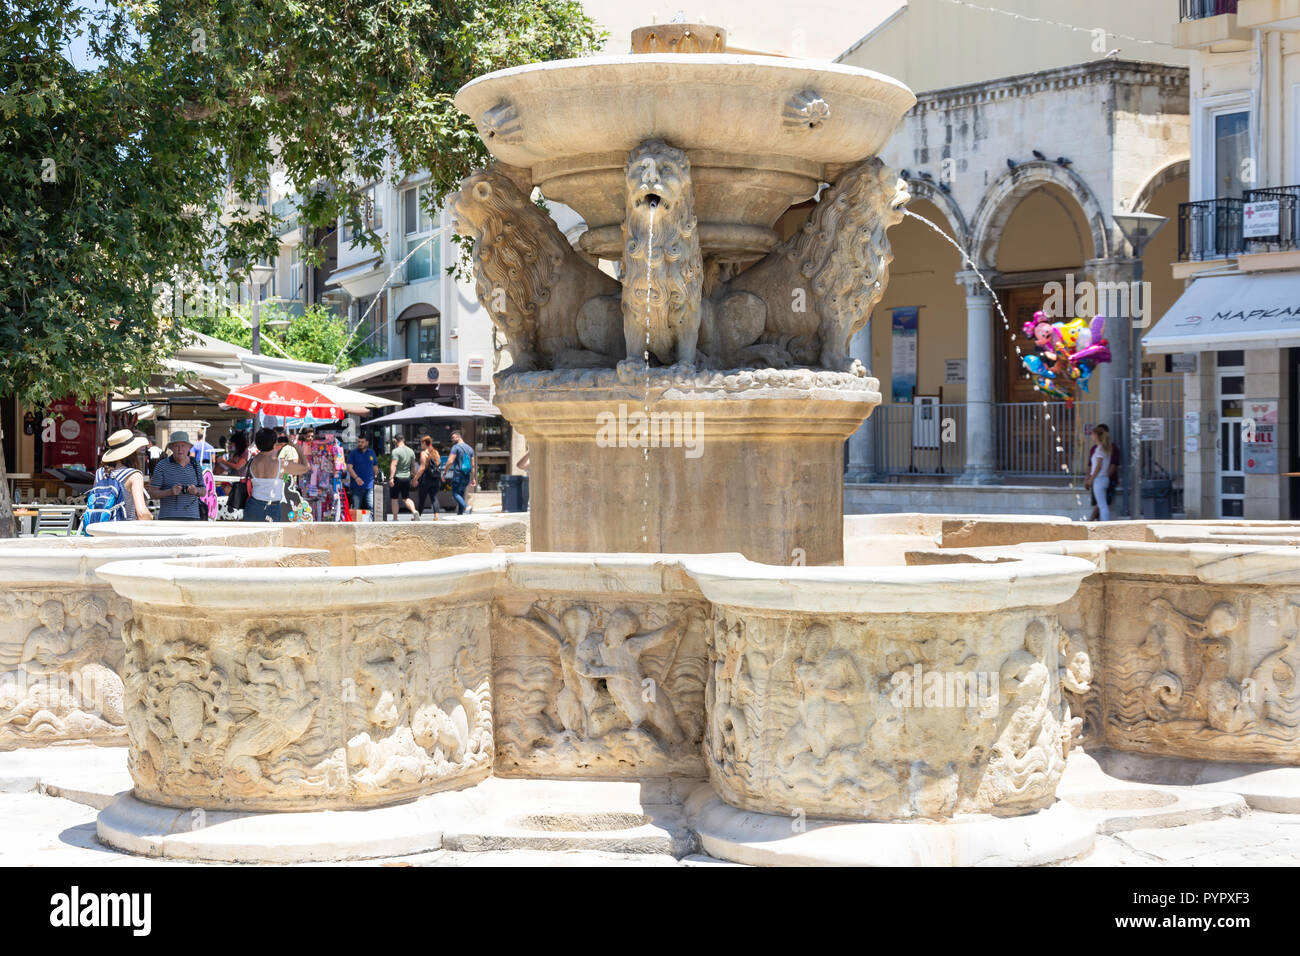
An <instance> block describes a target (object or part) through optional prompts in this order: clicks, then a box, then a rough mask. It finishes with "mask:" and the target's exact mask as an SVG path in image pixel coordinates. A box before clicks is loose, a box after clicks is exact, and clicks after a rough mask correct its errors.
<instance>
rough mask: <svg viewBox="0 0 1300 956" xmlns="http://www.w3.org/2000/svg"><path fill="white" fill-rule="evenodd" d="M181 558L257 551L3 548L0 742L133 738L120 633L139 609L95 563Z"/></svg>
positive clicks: (156, 543)
mask: <svg viewBox="0 0 1300 956" xmlns="http://www.w3.org/2000/svg"><path fill="white" fill-rule="evenodd" d="M182 556H196V557H197V556H207V558H208V559H209V560H213V561H219V560H223V559H233V560H242V559H245V558H247V557H248V556H250V552H246V551H245V552H239V551H235V550H233V549H225V548H217V547H206V548H203V547H181V548H178V547H176V546H175V543H174V539H170V538H156V539H149V538H138V537H133V538H119V539H113V540H86V539H57V538H45V539H27V540H21V541H8V542H5V543H4V544H3V546H0V588H2V590H0V609H2V610H3V614H0V750H12V749H15V748H18V747H39V746H45V745H48V744H60V743H82V742H87V741H91V742H94V743H98V744H124V743H126V727H125V722H124V712H123V685H122V678H123V676H124V674H125V671H124V668H123V656H124V646H123V642H122V635H123V632H124V630H125V629H126V628H127V627H129V625H130V622H131V618H132V613H133V612H132V607H131V603H130V602H129V601H128V600H125V599H123V598H122V597H120V596H118V595H117V594H115V593H114V591H113V589H112V588H111V587H110V586H109V585H108V584H107V583H106V582H105V581H103V580H102V579H100V578H99V577H97V576H96V574H95V570H96V568H98V567H101V566H102V565H104V564H106V563H109V562H113V561H121V560H125V559H131V558H143V557H158V558H166V557H182ZM253 560H255V561H258V562H260V563H263V564H275V563H299V564H307V563H312V562H317V563H323V561H324V555H323V554H320V553H319V552H316V553H312V552H306V551H304V552H300V553H296V554H293V555H290V554H288V553H286V552H283V551H280V550H275V549H271V550H265V551H259V552H258V553H257V554H256V556H255V557H253Z"/></svg>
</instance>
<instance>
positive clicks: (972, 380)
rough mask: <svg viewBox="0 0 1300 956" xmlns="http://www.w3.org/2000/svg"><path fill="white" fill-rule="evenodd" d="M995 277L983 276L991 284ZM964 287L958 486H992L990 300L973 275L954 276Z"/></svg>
mask: <svg viewBox="0 0 1300 956" xmlns="http://www.w3.org/2000/svg"><path fill="white" fill-rule="evenodd" d="M994 275H995V273H993V272H985V273H984V278H985V279H986V280H987V281H990V282H991V281H992V279H993V277H994ZM957 284H958V285H961V286H965V287H966V470H965V471H963V472H962V474H961V475H959V476H958V477H957V484H959V485H989V484H996V483H997V482H998V481H1000V480H1001V479H1000V478H999V476H998V475H997V474H996V473H995V472H994V462H995V446H994V437H993V376H994V369H993V362H994V358H993V296H992V295H991V294H990V293H989V290H988V289H986V288H985V287H984V283H982V282H980V280H979V276H978V275H977V274H976V273H974V272H970V271H967V272H958V273H957Z"/></svg>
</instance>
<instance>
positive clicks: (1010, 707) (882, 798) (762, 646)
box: [686, 558, 1087, 821]
mask: <svg viewBox="0 0 1300 956" xmlns="http://www.w3.org/2000/svg"><path fill="white" fill-rule="evenodd" d="M686 568H687V571H688V573H690V574H691V575H692V577H694V578H695V579H696V580H697V581H698V582H699V584H700V586H701V589H702V590H703V592H704V595H705V596H706V597H707V598H708V599H709V601H710V604H711V606H712V610H713V645H712V652H711V655H710V661H711V663H712V674H711V679H710V682H709V691H710V697H709V702H708V721H709V722H708V730H707V736H706V738H705V742H704V752H705V761H706V763H707V764H708V768H709V779H710V782H711V783H712V784H713V787H714V789H715V790H716V791H717V793H718V795H719V796H721V797H722V799H723V800H725V801H726V802H727V803H729V804H731V805H732V806H735V807H739V808H740V809H742V810H750V811H756V812H760V813H778V814H785V815H790V814H795V815H799V816H801V817H820V818H829V819H849V820H877V821H885V820H907V819H913V818H930V819H950V818H952V817H954V816H957V815H959V814H970V813H989V814H996V815H1007V816H1010V815H1016V814H1022V813H1027V812H1031V811H1034V810H1039V809H1043V808H1046V807H1048V806H1050V805H1051V804H1052V802H1053V801H1054V800H1055V794H1056V785H1057V783H1058V782H1059V780H1060V777H1061V774H1062V773H1064V771H1065V760H1066V755H1067V754H1068V752H1069V747H1070V738H1071V736H1072V728H1071V726H1070V721H1069V713H1068V712H1067V710H1066V706H1067V702H1066V700H1065V698H1064V696H1063V694H1062V690H1061V687H1062V674H1063V673H1064V672H1065V671H1066V669H1067V668H1068V667H1069V666H1070V663H1071V662H1070V661H1068V660H1067V659H1065V658H1064V657H1063V655H1062V653H1061V651H1062V650H1063V649H1064V646H1063V643H1062V635H1061V632H1060V624H1059V616H1058V615H1059V610H1058V608H1059V607H1060V606H1061V605H1063V604H1064V603H1065V602H1067V601H1069V600H1070V599H1071V598H1072V597H1073V596H1074V594H1075V592H1076V591H1077V590H1078V587H1079V584H1080V582H1081V581H1082V580H1083V577H1085V576H1086V575H1087V563H1086V562H1080V561H1079V560H1078V559H1067V560H1060V559H1059V558H1058V559H1056V560H1040V561H1034V562H1032V563H1029V562H1025V563H1018V562H1012V563H1011V564H989V565H985V566H981V567H973V568H972V567H970V566H967V565H948V566H944V565H939V564H936V565H931V566H928V567H925V568H907V569H893V568H816V569H813V568H809V569H806V570H803V569H784V568H771V567H753V566H751V567H750V568H747V569H744V570H741V569H729V572H728V573H726V574H718V573H716V572H715V571H713V570H711V569H708V568H704V567H697V566H696V565H695V564H694V563H693V562H691V561H689V560H688V561H687V562H686ZM796 571H798V572H799V573H796ZM747 572H748V573H747ZM864 575H865V579H864Z"/></svg>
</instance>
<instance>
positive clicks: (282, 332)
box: [262, 304, 373, 371]
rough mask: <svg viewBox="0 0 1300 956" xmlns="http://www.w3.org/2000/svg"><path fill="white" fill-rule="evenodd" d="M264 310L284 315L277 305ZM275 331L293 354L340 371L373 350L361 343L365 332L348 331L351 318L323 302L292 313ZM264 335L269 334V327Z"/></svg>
mask: <svg viewBox="0 0 1300 956" xmlns="http://www.w3.org/2000/svg"><path fill="white" fill-rule="evenodd" d="M262 314H263V316H268V317H270V318H272V319H275V318H281V317H282V316H281V315H280V314H279V312H278V310H277V309H276V307H275V306H271V307H270V308H268V309H266V310H264V311H263V313H262ZM283 317H287V316H283ZM271 335H272V337H273V339H274V341H275V342H276V343H277V344H278V345H279V346H280V347H281V348H283V349H284V351H285V352H286V353H287V354H288V356H289V358H293V359H297V360H298V361H300V362H319V363H321V364H322V365H333V366H335V367H336V368H338V369H339V370H340V371H341V370H343V369H348V368H351V367H352V366H354V365H357V364H359V363H360V362H361V360H362V359H364V358H368V357H369V356H370V355H371V354H372V352H373V349H372V348H371V347H370V346H368V345H363V344H361V339H362V336H361V335H355V336H353V335H349V334H348V324H347V320H345V319H344V318H342V317H341V316H339V315H338V314H337V313H335V312H333V311H332V310H330V309H327V308H325V306H323V305H320V304H316V305H313V306H310V307H309V308H308V309H307V310H306V311H305V312H304V313H303V314H302V315H299V316H294V317H292V321H291V322H290V323H289V326H288V327H287V328H284V329H277V330H275V331H274V332H272V333H271ZM262 336H263V338H265V337H266V336H267V332H266V330H263V332H262ZM263 351H267V350H266V349H264V350H263Z"/></svg>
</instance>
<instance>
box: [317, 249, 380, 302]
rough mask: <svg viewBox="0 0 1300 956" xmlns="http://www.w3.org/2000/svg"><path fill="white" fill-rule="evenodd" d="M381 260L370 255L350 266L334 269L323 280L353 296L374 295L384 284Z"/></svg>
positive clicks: (326, 283) (328, 284)
mask: <svg viewBox="0 0 1300 956" xmlns="http://www.w3.org/2000/svg"><path fill="white" fill-rule="evenodd" d="M382 265H383V260H382V259H381V257H379V256H372V257H370V258H368V259H364V260H362V261H361V262H358V263H356V264H354V265H351V266H344V267H343V268H342V269H335V270H334V271H333V272H331V273H330V274H329V278H327V279H326V280H325V285H327V286H339V287H340V288H342V289H343V290H344V291H346V292H347V293H348V295H350V296H352V297H353V298H362V297H363V296H367V295H374V294H375V293H376V292H378V291H379V288H380V287H381V286H382V285H383V284H384V272H383V269H382Z"/></svg>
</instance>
